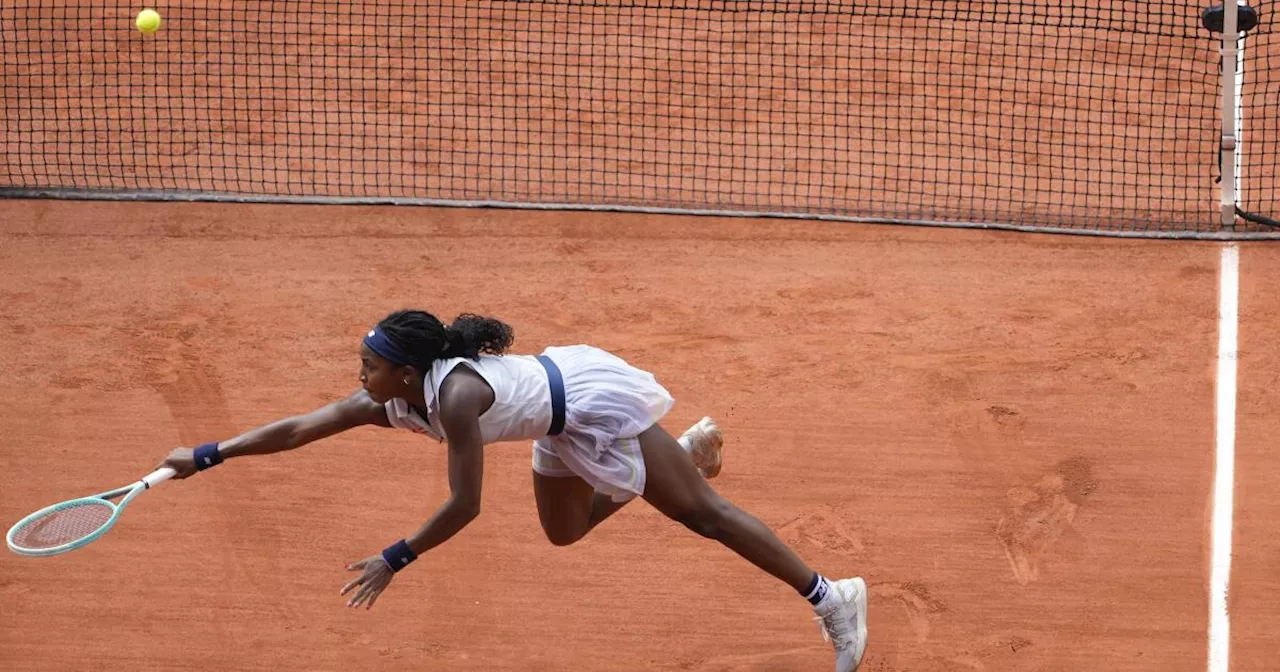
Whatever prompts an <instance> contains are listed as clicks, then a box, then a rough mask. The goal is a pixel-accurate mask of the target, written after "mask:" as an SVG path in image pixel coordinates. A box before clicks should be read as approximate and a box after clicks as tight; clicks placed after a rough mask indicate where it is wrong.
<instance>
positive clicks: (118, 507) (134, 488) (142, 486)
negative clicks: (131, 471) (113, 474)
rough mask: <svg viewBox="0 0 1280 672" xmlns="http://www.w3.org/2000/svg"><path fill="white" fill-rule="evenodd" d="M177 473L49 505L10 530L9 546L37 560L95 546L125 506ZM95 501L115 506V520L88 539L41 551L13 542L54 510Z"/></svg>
mask: <svg viewBox="0 0 1280 672" xmlns="http://www.w3.org/2000/svg"><path fill="white" fill-rule="evenodd" d="M176 474H177V472H176V471H174V470H173V469H170V468H169V467H161V468H159V469H156V470H155V471H153V472H151V473H150V474H147V475H146V476H144V477H142V479H141V480H138V481H134V482H133V483H130V484H129V485H125V486H122V487H119V488H116V489H114V490H108V491H106V492H103V493H99V494H96V495H91V496H89V497H77V498H75V499H68V500H66V501H63V502H58V503H57V504H52V505H50V506H46V507H44V508H43V509H40V510H39V511H36V512H35V513H32V514H31V515H29V516H27V517H25V518H23V519H22V520H19V521H18V522H17V523H14V525H13V527H10V528H9V531H8V533H6V534H5V536H4V541H5V544H7V545H8V546H9V550H11V551H13V552H14V553H17V554H18V555H25V556H28V557H33V558H39V557H46V556H50V555H60V554H62V553H67V552H69V551H74V550H76V549H77V548H82V547H84V546H86V545H88V544H91V543H93V542H94V541H97V540H98V539H99V538H101V537H102V535H104V534H106V533H107V531H108V530H110V529H111V528H112V526H114V525H115V524H116V521H117V520H119V518H120V513H121V512H122V511H124V507H125V506H127V505H128V504H129V502H130V501H133V498H134V497H137V496H138V495H139V494H141V493H142V492H143V491H145V490H149V489H151V487H152V486H155V485H159V484H160V483H163V482H165V481H167V480H169V479H171V478H173V477H174V476H175V475H176ZM120 495H124V498H123V499H121V500H120V503H118V504H117V503H116V502H113V501H111V499H113V498H115V497H119V496H120ZM91 502H92V503H94V504H97V505H101V504H106V505H107V506H110V507H111V517H110V518H108V519H107V522H105V523H103V524H102V526H101V527H99V528H98V529H96V530H94V531H93V532H92V533H91V534H88V535H86V536H84V537H81V538H79V539H76V540H75V541H69V542H67V543H65V544H60V545H58V546H53V547H51V548H38V549H37V548H26V547H23V546H17V545H15V544H14V543H13V537H14V534H15V533H16V532H17V531H18V530H21V529H22V528H23V527H24V526H25V525H26V524H27V523H29V522H31V521H32V520H35V519H37V518H39V517H41V516H44V515H46V514H48V513H51V512H53V511H61V510H62V509H69V508H72V507H75V506H84V505H85V504H87V503H91Z"/></svg>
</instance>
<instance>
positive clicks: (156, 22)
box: [134, 9, 160, 35]
mask: <svg viewBox="0 0 1280 672" xmlns="http://www.w3.org/2000/svg"><path fill="white" fill-rule="evenodd" d="M134 23H136V24H138V30H141V31H142V32H143V33H144V34H147V35H151V34H152V33H154V32H156V31H157V30H160V13H159V12H157V11H156V10H154V9H144V10H142V11H141V12H138V20H137V21H135V22H134Z"/></svg>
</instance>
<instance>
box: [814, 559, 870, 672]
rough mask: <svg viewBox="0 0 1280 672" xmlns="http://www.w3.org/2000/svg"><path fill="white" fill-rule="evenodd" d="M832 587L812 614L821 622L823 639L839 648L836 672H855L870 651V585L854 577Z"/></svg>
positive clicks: (833, 582) (842, 580) (837, 650)
mask: <svg viewBox="0 0 1280 672" xmlns="http://www.w3.org/2000/svg"><path fill="white" fill-rule="evenodd" d="M829 585H830V588H829V589H828V591H827V596H826V597H824V598H823V599H822V601H821V602H819V603H818V604H817V606H815V607H814V608H813V611H814V613H815V614H817V615H818V618H817V619H816V620H819V621H822V637H823V638H824V639H826V640H827V641H829V642H831V645H832V646H834V647H835V649H836V672H853V670H856V669H858V665H860V664H862V654H863V653H864V652H865V651H866V650H867V583H866V582H865V581H863V580H862V579H860V578H857V577H854V578H852V579H841V580H840V581H832V582H830V584H829Z"/></svg>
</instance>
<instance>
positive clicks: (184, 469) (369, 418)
mask: <svg viewBox="0 0 1280 672" xmlns="http://www.w3.org/2000/svg"><path fill="white" fill-rule="evenodd" d="M362 425H377V426H379V427H389V426H390V423H389V422H388V421H387V412H386V409H385V408H384V407H383V406H382V404H379V403H378V402H376V401H374V400H373V399H372V398H370V397H369V393H368V392H365V391H364V390H356V391H355V392H353V393H351V394H350V395H349V396H347V397H346V398H345V399H341V400H339V401H335V402H333V403H331V404H328V405H327V406H324V407H322V408H318V409H316V410H314V411H311V412H310V413H304V414H302V415H295V416H292V417H288V418H284V419H283V420H277V421H275V422H272V423H269V424H266V425H263V426H261V427H258V428H256V429H251V430H249V431H247V432H245V433H244V434H241V435H240V436H237V437H235V438H233V439H229V440H227V441H222V442H220V443H217V444H205V445H204V446H201V447H200V448H196V449H191V448H175V449H174V450H173V452H171V453H169V456H168V457H166V458H165V459H164V461H163V462H161V463H160V465H159V466H161V467H170V468H172V469H173V470H174V471H176V472H178V474H177V475H176V476H175V477H174V478H186V477H188V476H190V475H192V474H194V473H196V472H197V471H199V470H200V468H208V467H210V466H213V465H214V464H218V463H220V462H222V461H223V460H225V459H227V458H231V457H241V456H243V455H266V454H268V453H278V452H280V451H282V450H292V449H294V448H301V447H302V446H305V445H307V444H308V443H311V442H313V441H319V440H320V439H323V438H325V437H328V436H333V435H334V434H339V433H341V432H345V431H347V430H348V429H352V428H355V427H360V426H362ZM197 460H199V463H197Z"/></svg>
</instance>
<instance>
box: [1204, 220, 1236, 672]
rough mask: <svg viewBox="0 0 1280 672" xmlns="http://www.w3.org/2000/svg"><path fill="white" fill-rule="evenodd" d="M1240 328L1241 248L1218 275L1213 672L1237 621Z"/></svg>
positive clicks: (1231, 249)
mask: <svg viewBox="0 0 1280 672" xmlns="http://www.w3.org/2000/svg"><path fill="white" fill-rule="evenodd" d="M1239 327H1240V248H1239V247H1237V246H1236V245H1234V244H1228V245H1224V246H1223V248H1222V262H1221V266H1220V267H1219V275H1218V379H1217V392H1218V394H1217V397H1218V398H1217V412H1216V418H1217V440H1216V450H1215V459H1214V476H1213V566H1212V569H1211V570H1210V574H1209V672H1227V660H1228V657H1229V654H1230V652H1231V620H1230V617H1229V615H1228V614H1227V588H1228V585H1229V584H1230V583H1231V519H1232V515H1233V509H1234V500H1235V482H1236V366H1237V357H1236V355H1237V347H1238V340H1239V339H1238V332H1239Z"/></svg>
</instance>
